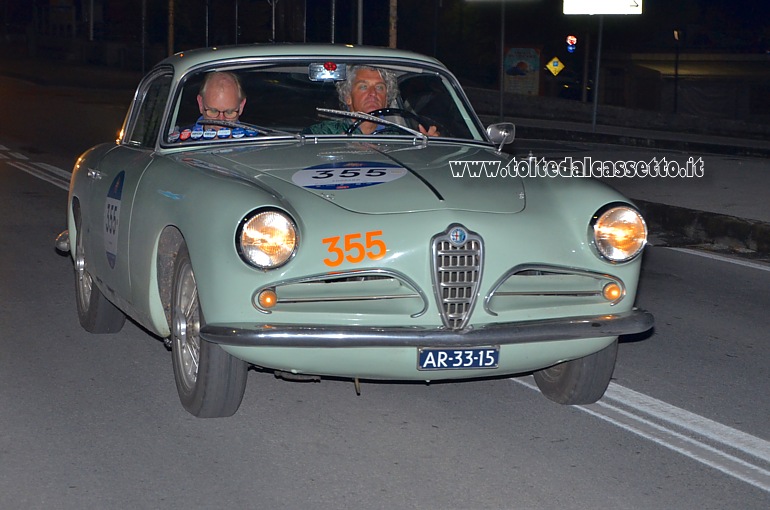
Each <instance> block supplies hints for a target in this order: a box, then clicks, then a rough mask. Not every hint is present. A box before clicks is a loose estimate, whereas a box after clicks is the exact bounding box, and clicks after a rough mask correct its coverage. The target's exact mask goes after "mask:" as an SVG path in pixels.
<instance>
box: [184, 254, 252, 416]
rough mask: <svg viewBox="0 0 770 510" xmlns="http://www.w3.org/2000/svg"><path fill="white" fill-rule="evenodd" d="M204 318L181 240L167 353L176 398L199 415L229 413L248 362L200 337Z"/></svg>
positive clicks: (237, 400)
mask: <svg viewBox="0 0 770 510" xmlns="http://www.w3.org/2000/svg"><path fill="white" fill-rule="evenodd" d="M202 323H203V314H202V312H201V307H200V302H199V301H198V287H197V284H196V282H195V274H194V273H193V269H192V263H191V261H190V254H189V252H188V250H187V246H186V245H184V244H182V246H181V247H180V249H179V253H178V254H177V256H176V260H175V262H174V280H173V288H172V291H171V357H172V360H173V366H174V379H175V381H176V388H177V392H178V393H179V400H180V401H181V402H182V406H184V408H185V409H186V410H187V412H189V413H190V414H192V415H193V416H197V417H198V418H224V417H227V416H232V415H233V414H234V413H235V412H236V411H237V410H238V407H240V405H241V401H242V400H243V393H244V391H245V390H246V379H247V376H248V365H247V364H246V362H244V361H242V360H240V359H238V358H236V357H234V356H231V355H230V354H228V353H227V352H225V351H224V349H222V348H221V347H220V346H218V345H216V344H213V343H211V342H207V341H205V340H203V339H201V337H200V327H201V324H202Z"/></svg>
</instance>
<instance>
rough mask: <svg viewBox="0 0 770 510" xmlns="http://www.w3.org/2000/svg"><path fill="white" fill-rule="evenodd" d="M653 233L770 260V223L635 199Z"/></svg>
mask: <svg viewBox="0 0 770 510" xmlns="http://www.w3.org/2000/svg"><path fill="white" fill-rule="evenodd" d="M633 201H634V203H635V204H636V205H637V206H638V207H639V210H640V211H641V213H642V216H644V219H645V221H646V222H647V226H648V228H649V229H650V230H651V231H656V230H657V231H659V232H660V233H661V234H662V235H663V236H664V237H673V238H675V239H680V240H681V242H679V243H676V244H712V245H720V246H724V247H726V248H727V249H728V250H730V251H732V252H735V253H736V254H740V255H743V256H751V257H758V258H768V257H770V223H766V222H763V221H759V220H748V219H744V218H738V217H736V216H729V215H726V214H718V213H712V212H706V211H697V210H694V209H687V208H684V207H678V206H675V205H666V204H659V203H655V202H648V201H646V200H637V199H633Z"/></svg>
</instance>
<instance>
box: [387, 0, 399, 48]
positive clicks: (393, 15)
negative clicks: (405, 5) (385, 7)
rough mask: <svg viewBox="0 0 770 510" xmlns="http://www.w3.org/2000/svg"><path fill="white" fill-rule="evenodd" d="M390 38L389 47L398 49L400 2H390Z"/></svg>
mask: <svg viewBox="0 0 770 510" xmlns="http://www.w3.org/2000/svg"><path fill="white" fill-rule="evenodd" d="M389 25H390V36H389V37H388V47H390V48H395V47H396V36H397V33H398V31H397V25H398V0H390V16H389Z"/></svg>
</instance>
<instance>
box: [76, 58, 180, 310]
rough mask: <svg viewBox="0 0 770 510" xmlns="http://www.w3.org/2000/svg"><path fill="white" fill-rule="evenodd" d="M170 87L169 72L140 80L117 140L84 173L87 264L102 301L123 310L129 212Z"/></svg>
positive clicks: (126, 289) (151, 151) (126, 287)
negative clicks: (89, 246) (89, 245)
mask: <svg viewBox="0 0 770 510" xmlns="http://www.w3.org/2000/svg"><path fill="white" fill-rule="evenodd" d="M171 81H172V73H171V71H170V70H159V71H157V72H155V73H153V74H151V75H149V76H148V77H147V78H145V80H144V81H143V82H142V84H140V86H139V89H138V91H137V95H136V98H135V100H134V104H133V106H132V108H131V111H130V112H129V115H128V118H127V121H126V126H125V128H124V134H123V138H122V140H120V143H119V145H118V146H117V147H115V148H114V149H113V150H111V151H109V152H108V153H107V154H106V155H105V156H104V157H103V158H102V159H101V160H100V161H99V163H98V165H97V167H96V168H95V169H94V170H92V171H90V172H89V177H91V178H92V179H93V182H92V188H91V198H92V199H91V201H90V210H89V215H90V220H91V239H92V240H93V244H92V250H93V251H94V252H95V253H94V254H93V255H92V258H91V260H92V261H94V264H95V265H96V274H97V275H99V276H100V279H101V280H102V283H103V285H102V287H103V290H104V292H105V295H106V296H107V297H108V298H109V299H111V300H112V301H113V302H116V303H117V304H119V305H123V306H126V305H127V306H131V303H130V302H128V300H129V297H130V296H131V275H130V273H129V270H128V268H129V260H128V254H129V252H128V239H129V229H130V221H131V210H132V207H133V206H134V203H133V202H134V196H135V194H136V188H137V185H138V184H139V181H140V180H141V178H142V175H143V174H144V171H145V170H146V169H147V167H148V165H150V163H151V162H152V161H153V157H154V155H155V149H156V146H157V143H158V134H159V133H160V129H161V125H162V122H163V118H164V113H165V110H166V105H167V103H168V97H169V91H170V88H171ZM139 206H140V207H141V204H140V205H139Z"/></svg>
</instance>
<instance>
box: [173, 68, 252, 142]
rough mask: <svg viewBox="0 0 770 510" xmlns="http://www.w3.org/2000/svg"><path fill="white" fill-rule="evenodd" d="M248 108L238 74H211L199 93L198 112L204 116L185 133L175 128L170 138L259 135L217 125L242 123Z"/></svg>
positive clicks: (189, 138)
mask: <svg viewBox="0 0 770 510" xmlns="http://www.w3.org/2000/svg"><path fill="white" fill-rule="evenodd" d="M245 105H246V95H245V94H244V93H243V88H242V87H241V82H240V80H239V79H238V76H237V75H236V74H234V73H230V72H224V71H221V72H220V71H215V72H211V73H207V74H206V76H205V78H204V79H203V83H202V84H201V87H200V90H199V91H198V110H199V111H200V114H201V116H200V117H198V120H197V121H196V122H195V124H194V125H193V126H190V127H188V128H186V129H182V130H181V131H180V130H179V129H175V130H174V131H173V132H172V133H171V134H170V135H169V141H170V142H175V141H182V142H184V141H187V140H192V141H195V140H201V139H203V140H212V139H215V138H241V137H244V136H256V135H257V132H256V131H254V130H253V129H247V128H243V127H233V126H230V125H222V124H217V123H216V122H215V121H223V120H225V121H228V122H238V120H239V118H240V116H241V114H242V113H243V107H244V106H245Z"/></svg>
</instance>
